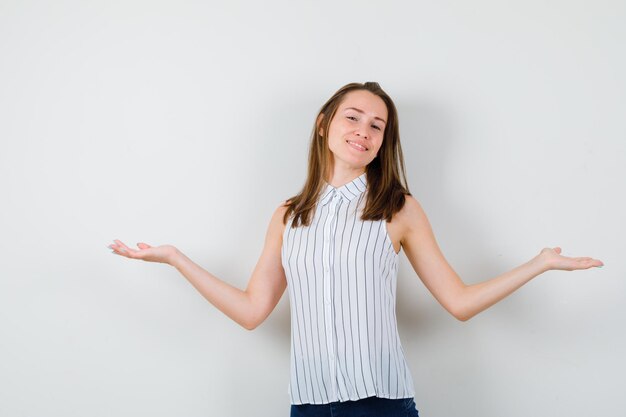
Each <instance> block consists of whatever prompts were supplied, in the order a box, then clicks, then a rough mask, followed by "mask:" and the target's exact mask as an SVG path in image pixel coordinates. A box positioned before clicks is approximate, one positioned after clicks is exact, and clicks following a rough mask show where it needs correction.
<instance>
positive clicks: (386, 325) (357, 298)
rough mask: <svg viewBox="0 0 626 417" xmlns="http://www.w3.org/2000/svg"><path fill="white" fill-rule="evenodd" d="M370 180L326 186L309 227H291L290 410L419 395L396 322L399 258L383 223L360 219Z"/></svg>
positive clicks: (286, 243)
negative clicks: (311, 405) (310, 405)
mask: <svg viewBox="0 0 626 417" xmlns="http://www.w3.org/2000/svg"><path fill="white" fill-rule="evenodd" d="M366 195H367V180H366V174H365V173H363V174H362V175H361V176H359V177H357V178H355V179H354V180H353V181H351V182H349V183H347V184H345V185H343V186H341V187H338V188H335V187H332V186H331V185H330V184H326V187H325V189H324V190H323V191H322V193H321V195H320V199H319V201H318V204H317V206H316V207H315V214H314V216H313V220H312V222H311V225H310V226H300V227H297V228H295V229H293V228H291V223H292V220H293V219H292V218H290V219H289V221H288V222H287V224H286V227H285V232H284V235H283V245H282V248H281V256H282V265H283V268H284V270H285V275H286V278H287V288H288V291H289V301H290V311H291V362H290V374H291V375H290V382H289V386H288V394H289V396H290V399H291V404H327V403H330V402H335V401H349V400H350V401H354V400H358V399H362V398H367V397H371V396H377V397H380V398H390V399H398V398H410V397H414V395H415V393H414V388H413V380H412V378H411V373H410V371H409V367H408V365H407V362H406V360H405V355H404V351H403V349H402V346H401V344H400V338H399V336H398V330H397V323H396V312H395V306H396V282H397V273H398V254H397V253H396V252H395V250H394V248H393V244H392V242H391V239H390V238H389V235H388V233H387V226H386V222H385V220H379V221H361V220H360V216H361V212H362V210H363V207H364V205H365V198H366Z"/></svg>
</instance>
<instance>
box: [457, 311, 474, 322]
mask: <svg viewBox="0 0 626 417" xmlns="http://www.w3.org/2000/svg"><path fill="white" fill-rule="evenodd" d="M453 315H454V318H455V319H457V320H458V321H463V322H465V321H468V320H469V319H471V318H472V317H474V316H472V315H471V314H467V313H460V314H459V313H457V314H453Z"/></svg>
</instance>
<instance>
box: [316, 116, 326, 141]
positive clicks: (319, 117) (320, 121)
mask: <svg viewBox="0 0 626 417" xmlns="http://www.w3.org/2000/svg"><path fill="white" fill-rule="evenodd" d="M323 118H324V113H320V115H319V116H317V121H316V122H315V124H316V126H317V128H318V133H319V134H320V136H324V132H323V131H322V129H321V128H320V124H321V123H322V119H323Z"/></svg>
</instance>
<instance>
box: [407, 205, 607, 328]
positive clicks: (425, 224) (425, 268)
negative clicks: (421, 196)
mask: <svg viewBox="0 0 626 417" xmlns="http://www.w3.org/2000/svg"><path fill="white" fill-rule="evenodd" d="M397 215H398V221H399V223H400V230H401V232H400V235H401V240H400V242H401V245H402V248H403V249H404V251H405V253H406V256H407V258H408V259H409V262H410V263H411V265H412V266H413V269H414V270H415V272H416V273H417V275H418V276H419V277H420V279H421V280H422V282H424V285H425V286H426V287H427V288H428V290H429V291H430V292H431V293H432V294H433V296H434V297H435V298H436V299H437V301H438V302H439V303H440V304H441V305H442V306H443V307H444V308H445V309H446V310H447V311H448V312H450V313H451V314H452V315H453V316H454V317H456V318H457V319H459V320H461V321H467V320H469V319H470V318H472V317H474V316H475V315H476V314H478V313H480V312H481V311H483V310H485V309H487V308H489V307H491V306H492V305H494V304H496V303H497V302H498V301H500V300H502V299H503V298H505V297H506V296H508V295H509V294H511V293H513V292H514V291H515V290H517V289H518V288H520V287H521V286H522V285H524V284H526V283H527V282H529V281H530V280H531V279H533V278H534V277H536V276H537V275H540V274H542V273H544V272H546V271H550V270H564V271H573V270H577V269H589V268H591V267H601V266H603V265H604V264H603V263H602V261H600V260H597V259H593V258H589V257H580V258H570V257H566V256H562V255H561V248H559V247H556V248H544V249H543V250H541V252H540V253H539V254H538V255H537V256H535V257H534V258H532V259H531V260H529V261H528V262H526V263H524V264H522V265H520V266H518V267H516V268H514V269H512V270H510V271H508V272H505V273H504V274H502V275H499V276H497V277H495V278H492V279H490V280H487V281H484V282H481V283H478V284H474V285H466V284H465V283H463V281H462V280H461V278H460V277H459V276H458V275H457V273H456V272H455V271H454V270H453V269H452V267H451V266H450V265H449V264H448V262H447V261H446V259H445V258H444V256H443V254H442V253H441V250H440V249H439V246H438V245H437V242H436V240H435V236H434V235H433V232H432V229H431V227H430V223H429V221H428V218H427V217H426V214H425V213H424V210H423V209H422V207H421V206H420V204H419V203H418V202H417V200H415V198H413V197H412V196H407V200H406V204H405V206H404V207H403V208H402V210H401V211H400V212H399V213H398V214H397Z"/></svg>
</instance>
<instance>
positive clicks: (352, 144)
mask: <svg viewBox="0 0 626 417" xmlns="http://www.w3.org/2000/svg"><path fill="white" fill-rule="evenodd" d="M346 143H347V144H348V145H350V147H352V148H353V149H356V150H357V151H360V152H365V151H367V150H368V148H367V147H366V146H364V145H361V144H360V143H358V142H354V141H351V140H346Z"/></svg>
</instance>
